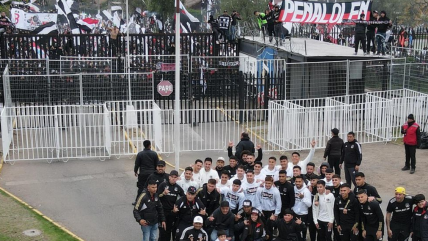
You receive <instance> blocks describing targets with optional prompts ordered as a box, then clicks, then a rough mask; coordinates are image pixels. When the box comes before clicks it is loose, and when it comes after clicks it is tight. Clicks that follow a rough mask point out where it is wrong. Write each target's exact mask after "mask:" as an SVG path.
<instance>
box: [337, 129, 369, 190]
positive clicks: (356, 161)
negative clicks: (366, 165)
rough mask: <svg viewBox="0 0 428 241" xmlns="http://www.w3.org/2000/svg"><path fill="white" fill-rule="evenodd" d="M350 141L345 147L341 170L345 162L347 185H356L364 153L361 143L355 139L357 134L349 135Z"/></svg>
mask: <svg viewBox="0 0 428 241" xmlns="http://www.w3.org/2000/svg"><path fill="white" fill-rule="evenodd" d="M347 137H348V141H347V142H345V144H344V145H343V151H342V157H341V159H340V165H339V168H342V164H343V162H345V168H344V170H345V178H346V183H348V184H351V182H352V183H353V184H354V186H356V185H355V173H356V172H358V171H359V169H360V165H361V161H362V159H363V153H362V151H361V145H360V143H359V142H358V141H357V140H356V139H355V133H354V132H349V133H348V136H347Z"/></svg>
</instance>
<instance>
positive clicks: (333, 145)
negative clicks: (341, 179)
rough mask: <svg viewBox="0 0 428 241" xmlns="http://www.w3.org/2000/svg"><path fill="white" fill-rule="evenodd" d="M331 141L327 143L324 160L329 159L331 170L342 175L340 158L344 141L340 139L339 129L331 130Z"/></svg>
mask: <svg viewBox="0 0 428 241" xmlns="http://www.w3.org/2000/svg"><path fill="white" fill-rule="evenodd" d="M331 135H332V137H331V139H330V140H328V142H327V147H326V148H325V151H324V160H325V159H326V158H327V157H328V164H330V168H334V172H335V173H336V174H337V175H340V167H339V165H340V157H341V156H342V149H343V140H342V138H340V137H339V129H337V128H333V129H332V130H331Z"/></svg>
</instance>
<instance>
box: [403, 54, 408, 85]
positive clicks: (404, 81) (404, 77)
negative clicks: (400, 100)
mask: <svg viewBox="0 0 428 241" xmlns="http://www.w3.org/2000/svg"><path fill="white" fill-rule="evenodd" d="M406 67H407V58H404V70H403V89H405V88H406Z"/></svg>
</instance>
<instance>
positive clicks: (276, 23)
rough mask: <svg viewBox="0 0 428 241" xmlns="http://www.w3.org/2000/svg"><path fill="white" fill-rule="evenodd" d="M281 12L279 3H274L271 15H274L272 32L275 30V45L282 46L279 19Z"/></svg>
mask: <svg viewBox="0 0 428 241" xmlns="http://www.w3.org/2000/svg"><path fill="white" fill-rule="evenodd" d="M280 14H281V10H280V7H279V5H275V8H274V10H273V17H274V32H275V40H276V45H277V46H278V44H279V45H281V46H282V22H281V21H280V19H279V17H280Z"/></svg>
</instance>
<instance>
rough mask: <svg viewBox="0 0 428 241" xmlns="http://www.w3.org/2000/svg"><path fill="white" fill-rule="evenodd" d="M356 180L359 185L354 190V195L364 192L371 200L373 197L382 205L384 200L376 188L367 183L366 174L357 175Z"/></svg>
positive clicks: (359, 173)
mask: <svg viewBox="0 0 428 241" xmlns="http://www.w3.org/2000/svg"><path fill="white" fill-rule="evenodd" d="M355 179H356V183H357V185H356V186H355V188H354V193H358V191H360V190H364V191H365V192H366V193H367V196H368V197H369V198H370V197H373V198H374V199H376V201H377V202H378V203H382V198H381V197H380V195H379V193H378V192H377V190H376V188H375V187H373V186H372V185H370V184H368V183H367V182H365V174H364V173H363V172H358V173H357V174H356V175H355Z"/></svg>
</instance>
